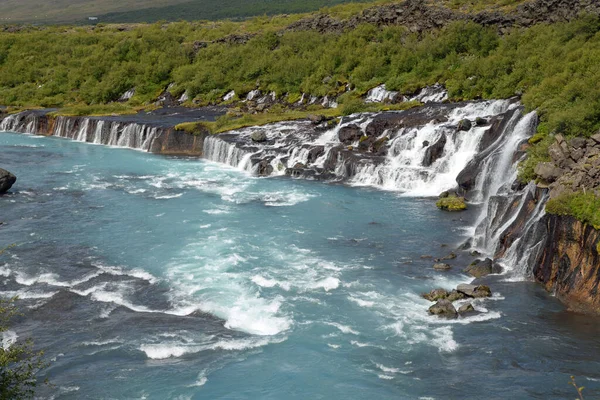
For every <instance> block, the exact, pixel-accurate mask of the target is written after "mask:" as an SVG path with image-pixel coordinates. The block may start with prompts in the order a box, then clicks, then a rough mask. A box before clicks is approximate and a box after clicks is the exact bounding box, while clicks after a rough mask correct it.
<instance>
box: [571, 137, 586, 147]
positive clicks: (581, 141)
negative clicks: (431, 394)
mask: <svg viewBox="0 0 600 400" xmlns="http://www.w3.org/2000/svg"><path fill="white" fill-rule="evenodd" d="M586 142H587V141H586V140H585V138H582V137H575V138H573V139H571V140H569V144H570V145H571V146H572V147H573V148H575V149H583V148H585V145H586Z"/></svg>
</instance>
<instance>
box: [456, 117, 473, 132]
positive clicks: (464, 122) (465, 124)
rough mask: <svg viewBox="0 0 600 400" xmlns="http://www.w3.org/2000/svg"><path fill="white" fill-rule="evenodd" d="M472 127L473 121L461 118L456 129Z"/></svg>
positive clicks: (469, 128) (462, 129)
mask: <svg viewBox="0 0 600 400" xmlns="http://www.w3.org/2000/svg"><path fill="white" fill-rule="evenodd" d="M472 127H473V123H472V122H471V121H469V120H468V119H463V120H461V121H460V122H459V123H458V127H457V128H456V129H457V130H458V131H469V130H471V128H472Z"/></svg>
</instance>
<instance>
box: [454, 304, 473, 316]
mask: <svg viewBox="0 0 600 400" xmlns="http://www.w3.org/2000/svg"><path fill="white" fill-rule="evenodd" d="M474 312H476V311H475V308H474V307H473V305H472V304H471V303H466V304H463V305H462V306H460V308H459V309H458V313H459V314H460V315H465V314H472V313H474Z"/></svg>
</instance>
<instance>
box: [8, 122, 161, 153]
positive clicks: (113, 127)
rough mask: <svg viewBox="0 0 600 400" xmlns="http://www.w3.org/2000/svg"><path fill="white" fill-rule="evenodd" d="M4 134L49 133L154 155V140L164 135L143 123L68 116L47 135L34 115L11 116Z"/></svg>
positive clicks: (157, 129)
mask: <svg viewBox="0 0 600 400" xmlns="http://www.w3.org/2000/svg"><path fill="white" fill-rule="evenodd" d="M0 131H12V132H19V133H31V134H36V133H45V134H49V135H52V136H58V137H62V138H66V139H71V140H75V141H79V142H88V143H94V144H103V145H109V146H118V147H129V148H133V149H139V150H143V151H150V149H151V148H152V144H153V142H154V140H155V139H156V138H157V137H158V136H159V135H160V134H161V132H162V130H161V128H158V127H155V126H151V125H145V124H139V123H128V122H121V121H111V120H101V119H96V118H71V117H64V116H59V117H57V118H56V120H55V121H54V124H53V125H52V126H51V128H50V131H49V132H45V131H43V130H41V128H40V119H39V116H38V115H37V114H35V113H30V112H23V113H19V114H14V115H9V116H7V117H6V118H4V119H3V120H2V121H1V122H0Z"/></svg>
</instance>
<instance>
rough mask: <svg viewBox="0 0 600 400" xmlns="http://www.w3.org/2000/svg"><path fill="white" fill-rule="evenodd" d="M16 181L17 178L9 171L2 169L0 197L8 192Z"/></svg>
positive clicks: (0, 170)
mask: <svg viewBox="0 0 600 400" xmlns="http://www.w3.org/2000/svg"><path fill="white" fill-rule="evenodd" d="M16 181H17V177H16V176H14V175H13V174H12V173H10V172H8V171H7V170H5V169H2V168H0V195H2V194H4V193H6V192H8V191H9V190H10V188H11V187H12V185H14V184H15V182H16Z"/></svg>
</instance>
